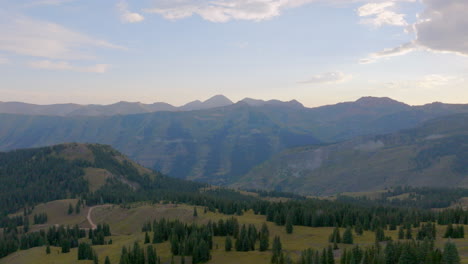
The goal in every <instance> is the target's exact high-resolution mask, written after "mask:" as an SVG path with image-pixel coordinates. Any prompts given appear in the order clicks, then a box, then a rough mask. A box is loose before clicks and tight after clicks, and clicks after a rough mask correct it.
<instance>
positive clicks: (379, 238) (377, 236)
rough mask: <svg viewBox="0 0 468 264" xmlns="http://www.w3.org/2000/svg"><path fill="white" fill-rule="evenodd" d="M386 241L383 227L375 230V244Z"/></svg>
mask: <svg viewBox="0 0 468 264" xmlns="http://www.w3.org/2000/svg"><path fill="white" fill-rule="evenodd" d="M384 240H385V233H384V231H383V229H382V228H381V227H378V228H377V229H376V230H375V242H376V243H378V242H381V241H384Z"/></svg>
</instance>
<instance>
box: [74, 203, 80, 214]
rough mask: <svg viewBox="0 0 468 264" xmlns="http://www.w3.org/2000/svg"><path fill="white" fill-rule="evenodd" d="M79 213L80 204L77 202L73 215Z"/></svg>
mask: <svg viewBox="0 0 468 264" xmlns="http://www.w3.org/2000/svg"><path fill="white" fill-rule="evenodd" d="M80 212H81V204H80V202H77V203H76V206H75V213H76V214H80Z"/></svg>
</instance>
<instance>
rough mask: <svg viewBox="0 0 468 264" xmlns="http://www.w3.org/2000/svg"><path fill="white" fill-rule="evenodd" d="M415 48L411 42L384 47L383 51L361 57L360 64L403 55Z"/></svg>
mask: <svg viewBox="0 0 468 264" xmlns="http://www.w3.org/2000/svg"><path fill="white" fill-rule="evenodd" d="M417 48H418V47H417V45H415V44H414V43H412V42H410V43H406V44H403V45H401V46H398V47H396V48H391V49H385V50H383V51H379V52H376V53H372V54H370V55H369V56H368V57H367V58H364V59H361V60H360V63H361V64H367V63H373V62H376V61H377V60H379V59H382V58H390V57H395V56H400V55H404V54H407V53H410V52H412V51H413V50H415V49H417Z"/></svg>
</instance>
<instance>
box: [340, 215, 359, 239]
mask: <svg viewBox="0 0 468 264" xmlns="http://www.w3.org/2000/svg"><path fill="white" fill-rule="evenodd" d="M354 231H355V232H356V235H358V236H362V234H363V233H364V230H363V227H362V224H361V221H359V218H358V219H357V222H356V226H355V227H354ZM337 243H339V242H337Z"/></svg>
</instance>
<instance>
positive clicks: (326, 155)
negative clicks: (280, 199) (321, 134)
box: [233, 114, 468, 195]
mask: <svg viewBox="0 0 468 264" xmlns="http://www.w3.org/2000/svg"><path fill="white" fill-rule="evenodd" d="M467 160H468V115H467V114H460V115H454V116H449V117H443V118H438V119H434V120H431V121H428V122H426V123H424V124H423V125H421V126H419V127H417V128H415V129H411V130H404V131H401V132H397V133H393V134H386V135H381V136H372V137H361V138H357V139H353V140H349V141H345V142H342V143H337V144H331V145H324V146H309V147H301V148H295V149H290V150H287V151H285V152H283V153H281V154H279V155H277V156H275V157H274V158H273V159H271V160H269V161H267V162H265V163H263V164H261V165H259V166H258V167H256V168H255V169H253V170H252V171H250V172H249V173H248V174H247V175H245V176H244V177H243V178H242V179H241V180H240V181H239V182H238V183H236V184H234V185H233V186H235V187H242V188H259V189H276V190H281V191H289V192H300V193H303V194H318V195H324V194H334V193H339V192H346V191H348V192H349V191H369V190H381V189H384V188H386V187H391V186H398V185H401V186H402V185H409V186H437V187H466V186H468V162H467Z"/></svg>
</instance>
